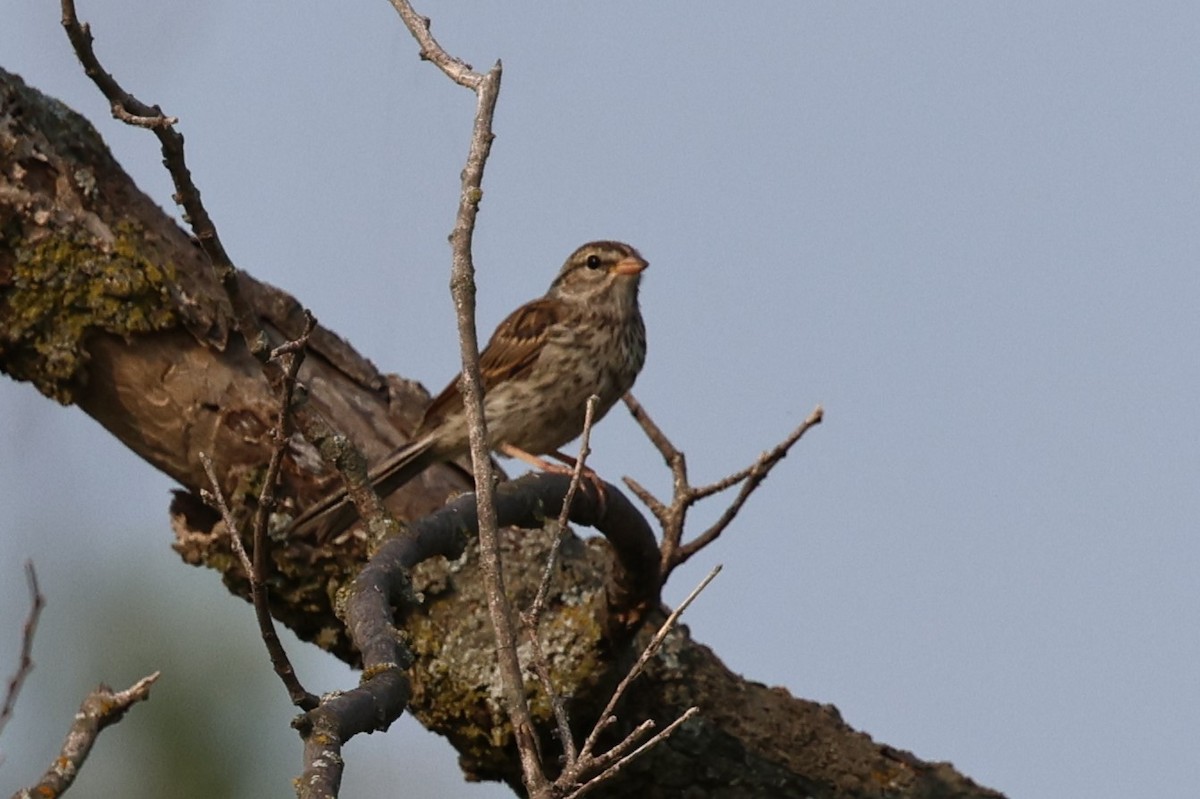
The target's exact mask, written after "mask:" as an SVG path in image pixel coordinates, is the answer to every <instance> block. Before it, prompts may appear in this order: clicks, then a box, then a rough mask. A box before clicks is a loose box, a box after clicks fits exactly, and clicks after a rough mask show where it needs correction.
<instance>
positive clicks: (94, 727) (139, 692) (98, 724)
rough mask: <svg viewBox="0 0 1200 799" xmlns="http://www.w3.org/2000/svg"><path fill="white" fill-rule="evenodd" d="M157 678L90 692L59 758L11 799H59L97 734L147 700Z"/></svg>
mask: <svg viewBox="0 0 1200 799" xmlns="http://www.w3.org/2000/svg"><path fill="white" fill-rule="evenodd" d="M158 675H159V672H157V671H156V672H154V673H153V674H151V675H149V676H147V677H143V678H142V679H140V680H138V681H137V682H136V683H134V684H133V685H132V686H130V687H129V688H127V689H125V690H124V691H113V690H112V689H111V688H109V687H108V686H107V685H101V686H99V687H97V688H96V689H95V690H94V691H92V692H91V693H89V694H88V695H87V698H85V699H84V700H83V704H81V705H80V706H79V712H77V713H76V714H75V720H74V722H73V723H72V724H71V729H70V731H68V732H67V736H66V739H65V740H64V741H63V745H62V749H61V750H60V752H59V755H58V757H56V758H54V762H53V763H51V764H50V768H48V769H46V773H45V774H43V775H42V778H41V779H40V780H38V783H37V784H36V785H32V786H30V787H28V788H23V789H21V790H19V791H17V792H16V793H14V794H13V799H18V797H20V798H21V799H34V798H35V797H47V796H62V793H63V791H65V790H67V789H68V788H70V787H71V784H72V783H73V782H75V778H76V777H77V776H78V775H79V771H80V769H82V768H83V764H84V762H85V761H86V760H87V757H88V754H89V753H90V752H91V751H92V746H93V745H94V744H95V743H96V738H97V737H99V735H100V732H101V731H102V730H104V729H105V728H106V727H109V726H112V725H113V724H116V723H117V722H119V721H120V720H121V719H122V718H124V716H125V713H126V711H128V710H129V708H131V707H132V706H133V705H135V704H136V703H138V702H141V701H142V700H144V699H148V698H149V697H150V686H151V685H153V684H154V681H155V680H157V679H158Z"/></svg>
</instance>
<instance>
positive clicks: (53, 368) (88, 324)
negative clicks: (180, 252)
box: [0, 222, 176, 405]
mask: <svg viewBox="0 0 1200 799" xmlns="http://www.w3.org/2000/svg"><path fill="white" fill-rule="evenodd" d="M113 232H114V233H115V234H116V239H115V242H114V243H113V244H112V246H110V247H107V248H104V249H101V248H99V247H97V246H96V245H95V244H94V242H91V241H84V240H77V239H74V238H72V237H70V236H68V235H65V234H64V235H58V236H51V237H49V238H44V239H42V240H40V241H38V242H37V243H35V244H32V245H30V244H27V243H22V244H18V245H17V246H13V247H12V252H13V253H14V255H15V258H14V263H13V265H12V269H11V272H10V274H9V275H7V278H8V279H7V280H5V281H3V282H2V283H0V365H2V366H3V368H4V370H5V371H7V372H8V374H9V375H10V376H12V377H13V378H15V379H17V380H28V381H29V382H31V383H33V384H34V385H35V386H36V387H37V389H38V390H39V391H41V392H42V393H43V394H45V395H46V396H48V397H51V398H53V399H55V400H58V401H59V402H61V403H63V404H64V405H67V404H70V403H72V402H74V400H75V398H76V396H77V393H78V391H79V389H80V387H81V386H83V385H84V382H85V371H84V367H85V366H86V364H87V360H88V354H87V349H86V344H87V337H88V335H89V334H91V333H93V332H96V331H103V332H106V333H110V334H114V335H118V336H122V337H124V338H131V337H133V336H135V335H139V334H145V333H150V332H153V331H156V330H162V329H164V328H168V327H171V326H173V325H174V324H176V313H175V308H174V306H173V304H172V301H171V296H170V292H169V290H168V287H169V286H170V284H171V282H172V281H173V280H174V277H175V275H174V269H173V267H172V266H171V265H170V264H159V263H155V262H153V261H150V260H149V259H147V258H146V257H145V255H144V254H143V252H144V249H143V247H142V246H140V243H141V242H142V241H143V237H142V236H141V235H140V231H139V230H138V229H137V228H136V227H135V226H134V225H133V224H131V223H128V222H126V223H121V224H119V225H117V226H116V228H115V229H114V231H113ZM6 238H7V237H6Z"/></svg>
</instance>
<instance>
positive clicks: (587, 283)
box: [292, 241, 647, 535]
mask: <svg viewBox="0 0 1200 799" xmlns="http://www.w3.org/2000/svg"><path fill="white" fill-rule="evenodd" d="M646 266H647V263H646V261H645V259H643V258H642V256H641V255H640V254H639V253H638V251H637V250H635V249H634V248H633V247H630V246H629V245H628V244H622V243H620V242H616V241H594V242H591V243H589V244H585V245H583V246H582V247H580V248H579V249H577V250H575V252H573V253H572V254H571V257H569V258H568V259H567V261H566V263H564V264H563V267H562V269H561V270H559V273H558V277H556V278H555V280H554V282H553V283H552V284H551V285H550V290H549V291H547V292H546V294H545V296H543V297H540V298H538V299H536V300H533V301H532V302H528V303H526V304H525V305H522V306H521V307H520V308H518V309H517V310H516V311H514V312H513V313H512V314H510V315H509V316H508V318H507V319H505V320H504V321H503V322H501V323H500V326H499V327H497V328H496V332H495V333H493V334H492V338H491V340H490V341H488V343H487V346H486V347H484V349H483V351H482V352H481V353H480V356H479V367H480V371H481V373H482V376H483V388H484V392H485V394H484V414H485V416H486V417H487V425H488V436H489V439H490V441H491V445H492V449H494V450H501V451H504V452H506V454H510V455H515V456H517V457H525V456H535V455H542V454H545V453H553V452H555V451H556V450H558V449H559V448H560V447H562V446H563V445H564V444H566V443H567V442H568V441H570V440H572V439H573V438H575V437H576V436H578V435H579V434H580V432H582V430H583V419H584V414H585V412H586V408H587V400H588V397H589V396H591V395H592V394H596V395H597V396H598V397H599V398H600V401H599V403H598V404H597V406H596V416H595V418H596V420H597V421H599V419H600V418H601V417H603V416H604V414H605V413H607V412H608V410H609V409H610V408H611V407H612V406H613V404H614V403H615V402H616V401H617V400H618V399H620V398H621V395H623V394H624V393H625V392H626V391H628V390H629V389H630V388H631V387H632V386H633V382H634V380H635V379H636V378H637V375H638V372H640V371H641V369H642V364H643V363H644V362H645V359H646V329H645V326H644V325H643V323H642V315H641V312H640V310H639V309H638V284H639V282H640V281H641V273H642V270H644V269H645V268H646ZM468 451H469V443H468V433H467V420H466V412H465V410H464V408H463V402H462V397H461V395H460V394H459V391H458V378H457V377H456V378H455V379H454V380H452V381H450V384H449V385H448V386H446V388H445V389H444V390H443V391H442V393H441V394H439V395H438V396H437V397H436V398H434V400H433V402H432V403H431V404H430V406H429V408H428V409H427V410H426V411H425V418H424V420H423V421H422V422H421V425H420V427H419V428H418V429H417V431H416V433H415V435H414V437H413V440H412V441H411V442H409V443H408V444H406V445H404V446H403V447H401V448H399V449H397V450H396V451H394V452H393V453H392V454H391V455H389V456H388V457H387V458H385V459H384V460H383V462H382V463H380V464H379V465H378V466H376V467H375V468H373V469H372V470H371V482H372V483H373V484H374V485H375V489H376V491H378V492H379V493H380V495H382V496H387V495H388V494H391V493H392V492H393V491H395V490H396V489H398V488H400V486H402V485H404V484H405V483H407V482H408V481H409V480H411V479H412V478H413V477H415V476H416V475H418V474H420V473H421V472H422V471H424V470H425V469H427V468H428V467H429V466H431V465H433V464H434V463H438V462H440V461H446V460H452V459H454V458H457V457H459V456H461V455H464V454H466V453H467V452H468ZM527 459H528V458H527ZM356 518H357V514H356V512H355V510H354V506H353V505H352V504H351V503H350V502H349V501H348V500H347V498H346V492H345V489H342V490H340V491H338V492H336V493H334V494H331V495H330V496H328V497H326V498H324V499H323V500H321V501H319V502H317V503H316V504H315V505H312V506H310V507H309V508H306V509H305V511H304V512H303V513H302V514H301V515H300V516H299V517H297V519H296V520H295V522H294V523H293V526H292V529H293V531H294V532H296V533H299V534H311V533H317V534H321V535H330V534H334V533H337V532H340V531H341V530H343V529H345V528H346V527H348V526H349V525H351V524H352V523H353V522H354V521H355V519H356Z"/></svg>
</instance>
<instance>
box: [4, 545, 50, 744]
mask: <svg viewBox="0 0 1200 799" xmlns="http://www.w3.org/2000/svg"><path fill="white" fill-rule="evenodd" d="M25 579H26V581H27V582H28V584H29V614H28V615H27V616H26V617H25V625H24V628H23V629H22V631H21V654H20V657H19V659H18V660H17V670H16V672H14V673H13V676H12V677H10V678H9V679H8V688H7V689H6V690H5V692H4V707H3V708H0V732H4V726H5V725H6V724H8V720H9V719H10V718H12V714H13V709H14V708H15V707H16V706H17V697H18V696H19V695H20V693H21V686H22V685H24V684H25V679H26V678H27V677H28V676H29V673H30V672H31V671H33V636H34V635H35V634H36V633H37V625H38V619H39V618H41V615H42V608H44V607H46V597H44V596H42V592H41V590H39V589H38V581H37V571H36V570H35V569H34V568H33V561H31V560H27V561H25Z"/></svg>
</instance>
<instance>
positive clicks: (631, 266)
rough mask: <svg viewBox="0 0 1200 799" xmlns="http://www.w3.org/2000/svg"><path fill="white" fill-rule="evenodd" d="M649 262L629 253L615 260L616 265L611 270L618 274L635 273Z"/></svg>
mask: <svg viewBox="0 0 1200 799" xmlns="http://www.w3.org/2000/svg"><path fill="white" fill-rule="evenodd" d="M649 265H650V264H649V263H647V262H646V261H643V260H642V259H641V258H638V257H637V256H636V255H631V256H629V257H628V258H622V259H621V260H620V261H617V265H616V266H614V267H613V272H614V273H615V274H618V275H636V274H637V273H638V272H641V271H642V270H643V269H645V268H646V267H647V266H649Z"/></svg>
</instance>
